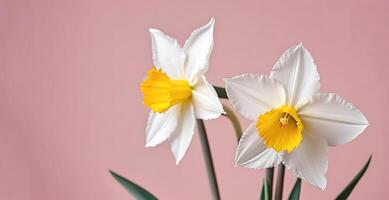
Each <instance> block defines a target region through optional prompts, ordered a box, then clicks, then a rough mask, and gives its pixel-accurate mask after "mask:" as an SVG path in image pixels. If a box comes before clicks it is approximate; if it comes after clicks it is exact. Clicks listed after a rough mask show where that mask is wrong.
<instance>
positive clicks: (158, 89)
mask: <svg viewBox="0 0 389 200" xmlns="http://www.w3.org/2000/svg"><path fill="white" fill-rule="evenodd" d="M147 74H148V77H147V79H146V80H144V81H143V82H142V84H141V86H140V88H141V91H142V93H143V97H144V100H143V101H144V104H145V105H146V106H147V107H149V108H150V109H151V110H152V111H154V112H159V113H163V112H165V111H167V110H168V109H169V108H171V107H172V106H174V105H176V104H178V103H183V102H185V101H188V100H189V99H190V97H191V96H192V88H191V87H190V85H189V83H188V81H186V80H171V79H170V78H169V77H168V76H167V75H166V73H164V72H162V70H157V69H155V68H153V69H151V70H149V71H148V72H147Z"/></svg>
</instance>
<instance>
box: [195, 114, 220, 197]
mask: <svg viewBox="0 0 389 200" xmlns="http://www.w3.org/2000/svg"><path fill="white" fill-rule="evenodd" d="M197 128H198V130H199V135H200V141H201V147H202V149H203V156H204V162H205V165H206V168H207V174H208V182H209V186H210V188H211V193H212V199H214V200H219V199H220V194H219V189H218V186H217V181H216V174H215V169H214V167H213V161H212V155H211V150H210V148H209V143H208V138H207V132H206V130H205V126H204V122H203V120H201V119H197Z"/></svg>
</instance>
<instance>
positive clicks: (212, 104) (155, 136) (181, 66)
mask: <svg viewBox="0 0 389 200" xmlns="http://www.w3.org/2000/svg"><path fill="white" fill-rule="evenodd" d="M214 23H215V20H214V19H213V18H212V19H211V20H210V21H209V23H208V24H206V25H204V26H202V27H200V28H199V29H197V30H195V31H193V33H192V34H191V35H190V37H189V38H188V39H187V40H186V42H185V44H184V47H182V48H181V47H180V45H179V44H178V42H177V40H175V39H173V38H171V37H169V36H168V35H166V34H164V33H163V32H162V31H160V30H157V29H150V30H149V31H150V34H151V41H152V51H153V62H154V66H155V68H153V69H151V70H149V71H148V72H147V74H148V77H147V78H146V79H145V80H144V81H143V82H142V84H141V91H142V93H143V95H144V104H145V105H146V106H148V107H149V108H150V109H151V112H150V114H149V118H148V122H147V127H146V147H152V146H156V145H158V144H160V143H162V142H163V141H165V140H166V139H168V140H169V142H170V146H171V150H172V152H173V154H174V157H175V159H176V163H177V164H178V163H179V162H180V160H181V159H182V157H183V156H184V155H185V152H186V150H187V149H188V147H189V144H190V142H191V140H192V136H193V133H194V128H195V124H196V118H198V119H215V118H218V117H219V116H220V115H221V114H222V113H223V112H224V111H223V106H222V104H221V102H220V100H219V98H218V96H217V94H216V91H215V89H214V88H213V87H212V85H210V84H209V83H208V82H207V81H206V79H205V76H204V74H205V73H206V71H207V69H208V63H209V57H210V55H211V52H212V48H213V29H214V28H213V27H214Z"/></svg>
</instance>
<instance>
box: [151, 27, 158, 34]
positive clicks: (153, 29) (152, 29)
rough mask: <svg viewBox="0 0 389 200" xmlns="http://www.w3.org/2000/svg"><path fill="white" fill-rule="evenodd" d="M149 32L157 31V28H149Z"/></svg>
mask: <svg viewBox="0 0 389 200" xmlns="http://www.w3.org/2000/svg"><path fill="white" fill-rule="evenodd" d="M149 32H150V33H155V32H159V30H158V29H155V28H149Z"/></svg>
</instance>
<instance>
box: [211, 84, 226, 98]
mask: <svg viewBox="0 0 389 200" xmlns="http://www.w3.org/2000/svg"><path fill="white" fill-rule="evenodd" d="M213 87H214V88H215V90H216V93H217V96H218V97H219V98H222V99H228V97H227V92H226V89H224V88H222V87H218V86H213Z"/></svg>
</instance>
